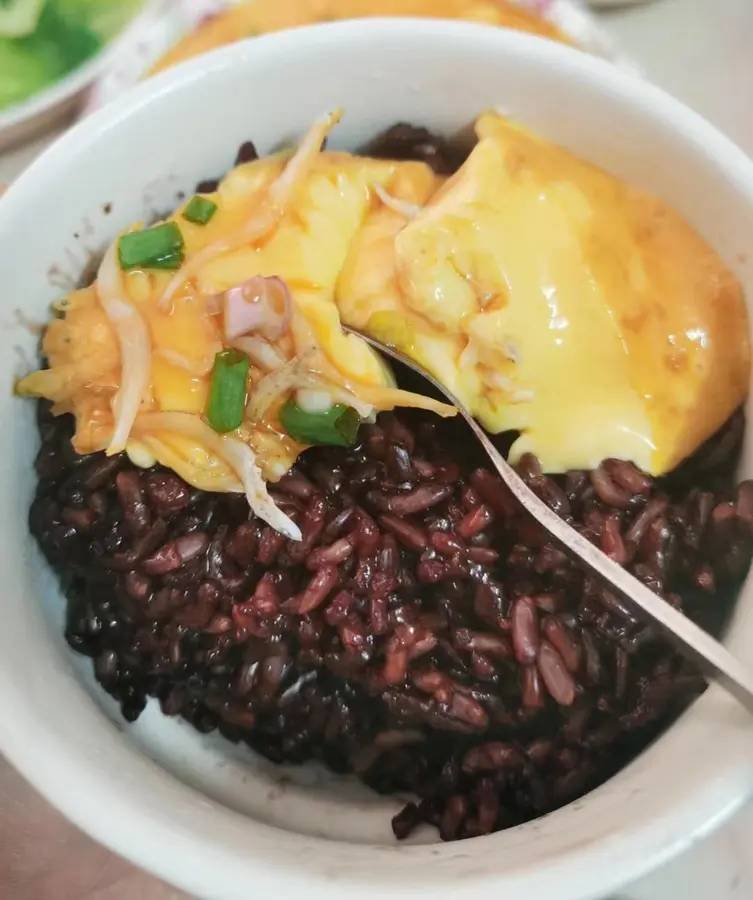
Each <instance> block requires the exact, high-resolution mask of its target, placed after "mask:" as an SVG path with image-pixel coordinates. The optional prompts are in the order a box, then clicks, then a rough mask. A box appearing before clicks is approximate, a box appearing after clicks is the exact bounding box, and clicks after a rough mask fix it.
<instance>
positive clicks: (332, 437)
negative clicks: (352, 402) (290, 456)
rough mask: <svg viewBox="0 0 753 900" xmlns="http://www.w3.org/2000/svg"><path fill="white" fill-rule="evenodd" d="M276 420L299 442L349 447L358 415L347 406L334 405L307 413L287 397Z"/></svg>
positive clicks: (358, 420) (356, 431) (359, 421)
mask: <svg viewBox="0 0 753 900" xmlns="http://www.w3.org/2000/svg"><path fill="white" fill-rule="evenodd" d="M280 423H281V424H282V427H283V428H284V429H285V431H286V432H287V433H288V434H289V435H290V437H292V438H293V440H294V441H298V442H299V443H301V444H328V445H330V446H335V447H350V446H352V445H353V444H355V442H356V437H357V435H358V428H359V426H360V424H361V417H360V416H359V415H358V413H357V412H356V411H355V410H354V409H353V407H351V406H342V405H337V406H333V407H332V408H331V409H328V410H327V411H326V412H321V413H310V412H306V411H305V410H303V409H301V407H300V406H298V404H297V403H294V402H293V401H292V400H288V401H287V403H285V404H284V405H283V406H282V408H281V409H280Z"/></svg>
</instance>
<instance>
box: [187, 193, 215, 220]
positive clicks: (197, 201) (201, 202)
mask: <svg viewBox="0 0 753 900" xmlns="http://www.w3.org/2000/svg"><path fill="white" fill-rule="evenodd" d="M216 212H217V204H216V203H215V202H214V201H213V200H208V199H207V198H206V197H200V196H199V195H198V194H196V195H195V196H194V197H192V198H191V199H190V200H189V201H188V203H187V204H186V207H185V209H184V210H183V218H184V219H186V220H187V221H188V222H193V223H194V225H206V224H207V222H208V221H209V220H210V219H211V218H212V216H213V215H214V214H215V213H216Z"/></svg>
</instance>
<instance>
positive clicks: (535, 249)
mask: <svg viewBox="0 0 753 900" xmlns="http://www.w3.org/2000/svg"><path fill="white" fill-rule="evenodd" d="M476 130H477V134H478V138H479V140H478V143H477V144H476V146H475V147H474V149H473V151H472V153H471V155H470V157H469V158H468V160H467V161H466V163H465V164H464V165H463V166H462V168H461V169H460V170H459V171H458V172H457V173H456V174H455V175H454V176H453V177H452V178H451V179H450V180H449V181H448V182H447V183H446V184H444V185H443V186H442V187H441V188H440V189H439V190H438V191H437V192H436V193H435V194H434V195H433V196H432V197H431V199H430V200H429V202H428V203H427V204H426V205H425V206H424V208H423V209H421V211H420V212H418V214H417V215H416V216H415V217H414V218H413V219H412V220H410V221H408V222H398V221H397V219H395V218H394V216H392V217H391V216H390V214H389V213H387V212H385V211H384V210H376V211H374V212H372V214H371V215H370V217H369V218H368V219H367V221H366V223H365V225H364V228H363V230H362V232H361V234H360V235H359V238H358V240H357V241H356V243H355V244H354V247H353V250H352V252H351V258H350V259H349V261H348V263H347V264H346V268H345V270H344V272H343V274H342V275H341V278H340V280H339V282H338V286H337V303H338V305H339V307H340V311H341V314H342V317H343V321H345V322H347V323H348V324H351V325H354V326H356V327H358V328H360V329H362V330H365V331H368V332H370V333H372V334H373V335H374V336H375V337H378V338H381V339H382V340H385V341H387V342H389V343H392V344H393V345H395V346H396V347H398V348H400V349H402V350H404V351H405V352H406V353H408V354H409V355H411V356H412V357H413V358H415V359H416V360H418V361H419V362H421V363H422V364H423V365H424V366H425V367H426V368H428V369H429V370H431V371H432V372H433V374H435V375H436V376H437V377H438V378H439V379H440V380H441V381H442V382H443V383H444V384H445V385H447V386H448V387H449V388H450V389H451V390H452V391H453V392H454V393H455V394H456V396H458V397H459V399H460V400H461V401H462V402H463V403H464V404H465V405H466V406H467V407H468V408H469V409H470V410H471V412H473V414H474V415H475V416H477V417H478V418H479V419H480V420H481V422H482V423H483V424H484V425H485V426H486V427H487V429H488V430H490V431H492V432H499V431H506V430H515V431H520V432H521V437H520V438H519V440H518V441H517V442H516V443H515V444H514V446H513V448H512V459H513V461H514V460H516V459H518V458H519V457H520V455H522V454H523V453H525V452H528V451H530V452H533V453H535V454H536V455H537V456H538V457H539V459H540V461H541V463H542V466H543V467H544V469H545V470H546V471H549V472H562V471H565V470H567V469H570V468H593V467H595V466H596V465H598V464H599V462H600V461H601V460H602V459H604V458H607V457H618V458H623V459H630V460H632V461H633V462H635V463H636V464H637V465H638V466H640V467H641V468H643V469H644V470H645V471H647V472H650V473H652V474H655V475H659V474H662V473H665V472H668V471H670V470H671V469H673V468H674V467H675V466H677V465H678V463H680V462H681V461H682V460H683V459H684V458H685V457H686V456H688V455H689V454H690V453H692V452H693V450H695V449H696V447H698V445H699V444H700V443H701V442H702V441H703V440H704V439H705V438H707V437H709V436H710V435H711V434H712V433H713V432H714V431H715V430H716V429H717V428H718V427H720V426H721V425H722V424H723V422H724V421H725V420H726V418H727V417H728V416H729V415H730V414H731V413H732V412H733V410H734V409H735V408H736V407H737V406H738V405H739V404H740V403H741V402H742V401H743V399H744V398H745V396H746V394H747V389H748V378H749V372H750V350H749V346H748V325H747V319H746V310H745V302H744V298H743V294H742V289H741V287H740V285H739V283H738V282H737V281H736V279H735V278H734V277H733V276H732V274H731V273H730V272H729V271H728V270H727V269H726V268H725V267H724V265H723V264H722V262H721V261H720V260H719V259H718V257H717V256H716V254H715V253H714V252H713V250H711V248H710V247H708V246H707V245H706V244H705V243H704V242H703V241H702V239H701V238H700V237H699V236H698V235H697V234H696V233H695V232H694V231H693V230H692V229H691V228H690V226H689V225H687V224H686V223H685V222H684V221H683V220H682V219H681V218H680V217H679V216H678V215H677V214H676V213H675V212H673V211H672V210H671V209H668V208H667V206H666V205H665V204H664V203H662V202H661V201H660V200H658V199H656V198H655V197H652V196H649V195H648V194H646V193H644V192H641V191H639V190H636V189H635V188H633V187H631V186H629V185H626V184H624V183H623V182H621V181H619V180H618V179H617V178H614V177H612V176H611V175H608V174H607V173H605V172H602V171H601V170H599V169H597V168H596V167H594V166H591V165H589V164H588V163H586V162H584V161H583V160H581V159H578V158H577V157H575V156H573V155H572V154H570V153H568V152H567V151H565V150H563V149H561V148H559V147H556V146H553V145H552V144H550V143H547V142H545V141H543V140H540V139H538V138H537V137H535V136H534V135H532V134H530V133H528V132H526V131H525V130H523V129H521V128H519V127H516V126H515V125H514V124H512V123H510V122H509V121H507V120H506V119H504V118H502V117H501V116H499V115H496V114H487V115H483V116H481V118H480V119H479V120H478V123H477V129H476ZM372 260H373V263H372Z"/></svg>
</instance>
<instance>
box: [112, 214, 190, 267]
mask: <svg viewBox="0 0 753 900" xmlns="http://www.w3.org/2000/svg"><path fill="white" fill-rule="evenodd" d="M184 258H185V244H184V243H183V235H182V234H181V233H180V228H178V226H177V225H176V224H175V222H164V223H163V224H162V225H155V226H154V228H147V229H145V230H144V231H130V232H129V233H128V234H124V235H122V236H121V238H120V240H119V241H118V260H119V261H120V268H121V269H141V268H143V269H179V268H180V267H181V265H182V264H183V259H184Z"/></svg>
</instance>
